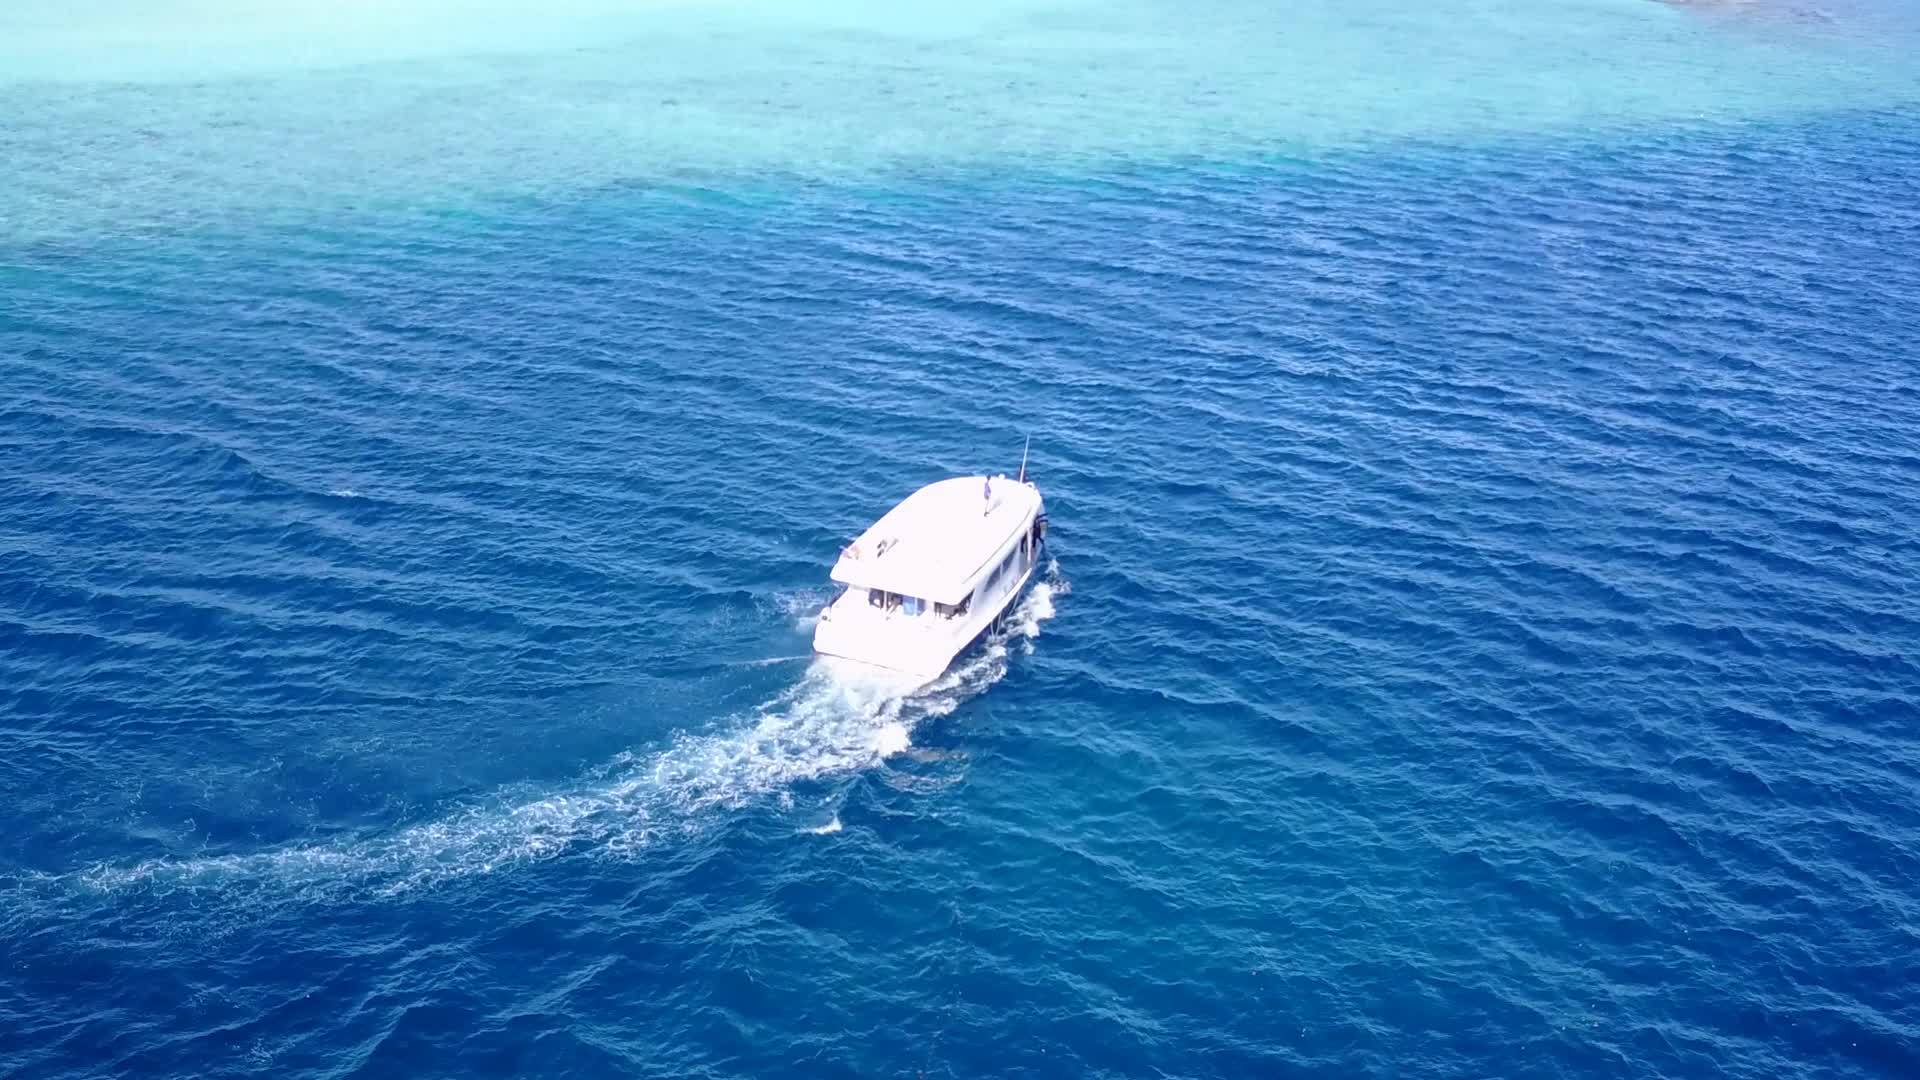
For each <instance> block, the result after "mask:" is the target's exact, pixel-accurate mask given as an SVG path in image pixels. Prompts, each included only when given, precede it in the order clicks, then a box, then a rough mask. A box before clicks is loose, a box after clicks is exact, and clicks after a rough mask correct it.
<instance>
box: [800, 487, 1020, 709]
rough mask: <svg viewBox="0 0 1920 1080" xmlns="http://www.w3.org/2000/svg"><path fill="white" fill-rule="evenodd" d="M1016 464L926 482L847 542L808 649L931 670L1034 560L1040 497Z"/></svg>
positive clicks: (1002, 606)
mask: <svg viewBox="0 0 1920 1080" xmlns="http://www.w3.org/2000/svg"><path fill="white" fill-rule="evenodd" d="M1020 471H1021V476H1020V477H1019V478H1018V479H1008V478H1007V477H1006V475H1004V474H1002V475H1000V476H959V477H955V478H953V479H951V480H940V481H937V482H935V483H931V484H928V485H927V486H926V487H923V488H921V489H920V490H919V491H916V492H914V493H913V494H911V495H909V496H907V497H906V498H905V499H903V500H901V502H900V505H898V506H896V507H894V508H893V509H892V510H889V511H887V513H886V515H885V516H884V517H882V518H881V519H880V520H879V521H876V522H874V523H873V525H872V527H870V528H869V529H867V531H866V532H863V533H861V534H860V535H859V537H857V538H856V539H855V540H854V541H853V543H851V544H848V545H847V546H846V548H845V549H843V550H842V551H841V552H840V559H839V561H838V562H835V563H834V564H833V580H834V581H836V582H838V583H839V584H841V585H844V586H846V588H845V589H843V590H841V592H840V595H838V596H837V597H835V598H834V600H833V602H832V603H829V604H828V605H827V606H826V608H825V609H824V610H822V611H821V612H820V621H819V623H818V625H817V626H816V627H815V629H814V632H813V648H814V651H815V652H818V653H822V654H825V655H827V656H837V657H843V658H845V659H848V660H855V661H859V662H861V663H865V664H871V665H874V666H876V667H882V668H889V669H891V670H894V671H898V672H903V673H905V674H907V675H911V676H914V677H916V678H919V679H922V680H926V681H931V680H933V679H935V678H938V677H939V676H940V674H941V673H942V672H944V671H945V670H946V669H947V665H948V664H950V663H952V662H953V658H954V657H955V656H957V655H959V653H960V651H961V650H962V649H965V648H966V647H967V646H968V645H970V644H972V643H973V642H974V640H975V639H977V638H978V637H980V635H981V634H983V633H985V632H986V631H987V629H988V628H989V627H991V626H993V625H994V624H995V622H996V621H998V620H999V618H1000V617H1001V615H1003V614H1004V613H1005V612H1006V610H1007V608H1008V607H1009V606H1010V605H1011V604H1012V603H1013V601H1014V598H1015V597H1018V596H1019V595H1020V591H1021V590H1022V589H1023V588H1025V587H1026V585H1027V582H1029V581H1030V580H1032V578H1033V572H1034V568H1035V567H1037V566H1038V565H1039V564H1040V549H1041V546H1042V544H1043V542H1044V541H1045V538H1046V531H1047V516H1046V504H1045V503H1044V502H1042V501H1041V498H1040V489H1039V488H1038V487H1036V486H1035V485H1034V484H1033V483H1032V482H1030V481H1028V480H1027V479H1026V469H1025V467H1024V466H1023V467H1022V468H1021V470H1020Z"/></svg>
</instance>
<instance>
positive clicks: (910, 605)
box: [900, 596, 927, 615]
mask: <svg viewBox="0 0 1920 1080" xmlns="http://www.w3.org/2000/svg"><path fill="white" fill-rule="evenodd" d="M900 610H901V611H904V612H906V613H907V614H909V615H918V614H920V613H921V612H923V611H925V610H927V602H926V601H925V600H922V599H920V598H919V597H917V596H903V597H901V598H900Z"/></svg>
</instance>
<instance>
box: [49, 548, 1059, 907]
mask: <svg viewBox="0 0 1920 1080" xmlns="http://www.w3.org/2000/svg"><path fill="white" fill-rule="evenodd" d="M1064 592H1065V583H1064V582H1061V581H1058V580H1054V581H1045V582H1041V583H1039V584H1038V585H1036V586H1035V587H1034V588H1033V589H1032V590H1030V591H1029V592H1028V594H1027V596H1026V597H1025V598H1024V599H1023V600H1022V601H1021V602H1020V604H1018V605H1017V606H1016V607H1015V609H1014V610H1013V612H1011V613H1010V615H1009V617H1008V619H1007V620H1006V628H1005V629H1004V630H1003V631H1001V632H999V633H996V634H994V635H991V636H989V638H988V639H987V641H986V642H985V644H984V645H983V646H982V647H980V648H978V649H976V650H975V651H973V652H972V653H969V654H968V655H967V656H965V657H963V658H962V659H961V660H960V661H959V662H957V663H956V664H955V666H954V667H952V668H951V669H949V670H948V671H947V673H946V674H945V675H943V676H941V677H940V678H939V679H937V680H935V681H934V682H932V683H930V684H927V685H926V686H923V687H917V688H916V687H914V686H912V685H911V684H910V683H905V682H903V681H902V680H900V679H899V678H898V677H897V676H892V675H888V674H886V673H879V672H872V671H860V670H856V669H851V668H848V667H845V666H842V665H836V664H833V663H830V662H826V661H821V660H815V661H814V662H813V663H811V664H810V665H809V666H808V668H807V671H806V672H805V674H803V675H802V676H801V678H800V680H799V681H798V682H796V683H795V684H794V685H793V686H791V687H789V688H788V689H787V690H786V691H784V692H782V693H781V694H779V695H778V696H776V697H775V698H773V699H772V700H770V701H768V702H766V703H765V704H763V705H761V706H759V707H758V708H756V709H754V710H751V711H750V712H749V713H748V714H746V715H744V716H743V717H742V718H741V722H740V723H739V724H737V725H735V726H732V727H730V728H727V729H725V730H723V731H720V732H716V733H712V734H703V735H682V736H680V737H679V738H677V739H675V740H674V741H673V743H672V744H671V745H669V746H667V747H666V748H665V749H662V750H658V751H654V752H651V753H646V754H633V753H628V754H622V755H620V756H619V757H616V758H615V759H614V760H613V761H612V762H610V763H609V764H608V765H607V766H605V767H603V768H602V769H600V770H597V776H598V777H599V779H598V780H597V781H595V782H589V783H582V784H579V785H577V786H575V787H573V788H571V789H568V790H563V791H557V792H553V793H551V794H548V795H545V796H542V797H540V798H535V799H523V800H520V801H513V800H511V799H508V798H502V799H501V800H500V801H499V802H495V803H490V804H487V805H482V806H475V807H472V808H470V809H467V810H464V811H461V812H459V813H456V814H453V815H450V816H448V817H445V818H441V819H439V820H436V821H430V822H425V823H423V824H419V825H414V826H412V827H409V828H405V829H401V830H398V831H396V832H393V833H391V834H388V835H385V836H380V837H374V838H370V839H362V840H354V841H346V842H338V843H332V844H319V845H311V846H305V847H291V848H284V849H280V850H275V851H265V852H259V853H254V854H242V855H221V856H211V857H206V858H196V859H154V860H149V861H147V862H143V863H139V864H136V865H133V866H98V867H94V868H92V869H89V870H86V871H82V872H81V873H79V874H77V875H75V877H76V879H77V881H78V883H79V884H80V885H82V886H83V887H86V888H89V889H93V890H98V891H116V890H122V889H131V888H143V887H144V888H153V889H164V888H220V887H222V886H224V885H228V884H233V883H254V884H264V883H272V884H274V885H279V886H287V887H292V888H300V887H311V888H314V889H319V890H327V889H341V888H345V889H364V888H372V889H374V890H377V891H379V892H383V893H397V892H403V891H406V890H409V889H412V888H415V887H418V886H420V885H424V884H430V883H433V882H436V881H440V880H445V879H448V878H454V877H462V876H468V875H473V874H485V873H491V872H493V871H495V870H498V869H502V868H506V867H511V866H516V865H522V864H526V863H531V862H538V861H542V860H545V859H550V858H553V857H556V856H559V855H561V854H565V853H568V852H579V851H586V852H590V853H593V854H598V855H605V856H614V857H618V856H622V855H626V854H630V853H632V852H635V851H638V850H641V849H644V848H647V847H649V846H652V845H653V844H655V843H657V842H659V841H660V840H662V839H664V838H668V837H671V836H674V835H677V834H682V833H685V832H687V831H690V830H693V829H697V828H699V827H700V825H701V823H702V821H703V820H704V819H705V816H706V815H707V814H708V813H709V812H711V811H715V810H726V809H734V808H738V807H742V806H746V805H749V804H751V803H753V802H754V801H756V800H758V799H761V798H763V797H766V796H769V795H777V794H783V793H785V792H786V791H788V790H789V789H790V788H791V787H792V785H794V784H796V783H800V782H804V781H808V780H815V779H820V778H824V777H829V776H833V775H840V774H846V773H851V772H854V771H856V770H859V769H864V768H870V767H872V766H875V765H878V764H879V763H880V762H882V761H884V760H886V759H887V758H890V757H892V756H894V755H896V754H900V753H902V752H904V751H906V750H908V749H909V748H910V747H911V746H912V734H913V729H914V727H915V725H916V724H917V723H918V722H919V721H920V720H922V719H925V718H927V717H934V716H943V715H945V714H947V713H950V712H952V711H953V710H954V709H955V708H957V707H958V706H959V705H960V703H961V702H964V701H966V700H967V699H969V698H971V697H974V696H976V695H978V694H979V693H981V692H983V691H985V690H986V689H987V688H988V687H990V686H992V685H993V684H994V683H996V682H998V681H999V680H1000V679H1001V677H1003V676H1004V675H1005V674H1006V671H1007V657H1008V646H1009V643H1011V642H1014V641H1027V640H1030V639H1031V638H1032V637H1033V636H1034V635H1035V634H1037V633H1038V632H1039V627H1040V624H1041V623H1043V622H1044V621H1046V620H1047V619H1049V618H1051V617H1052V616H1053V613H1054V598H1055V597H1056V596H1059V595H1062V594H1063V593H1064ZM822 828H823V829H825V830H826V831H834V830H837V829H838V828H839V815H838V814H837V813H836V814H835V815H834V820H833V821H832V822H830V823H829V826H823V827H822ZM815 831H818V830H815Z"/></svg>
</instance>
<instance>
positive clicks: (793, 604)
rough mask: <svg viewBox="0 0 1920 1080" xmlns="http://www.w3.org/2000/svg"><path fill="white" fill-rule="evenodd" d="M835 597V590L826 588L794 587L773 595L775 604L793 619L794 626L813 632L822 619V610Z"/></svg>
mask: <svg viewBox="0 0 1920 1080" xmlns="http://www.w3.org/2000/svg"><path fill="white" fill-rule="evenodd" d="M831 599H833V590H831V589H825V588H812V589H792V590H789V591H786V592H779V593H775V594H774V595H773V605H774V607H775V608H777V609H778V610H779V611H780V613H781V614H782V615H784V616H786V617H787V618H789V619H791V620H793V628H794V629H795V630H799V631H801V632H802V633H811V632H812V631H813V628H814V625H815V624H816V623H818V622H819V621H820V610H821V609H822V608H824V607H826V606H827V601H829V600H831Z"/></svg>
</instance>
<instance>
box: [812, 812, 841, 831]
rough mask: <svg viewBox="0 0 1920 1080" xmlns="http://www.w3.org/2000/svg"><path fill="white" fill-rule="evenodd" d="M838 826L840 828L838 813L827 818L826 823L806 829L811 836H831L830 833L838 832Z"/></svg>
mask: <svg viewBox="0 0 1920 1080" xmlns="http://www.w3.org/2000/svg"><path fill="white" fill-rule="evenodd" d="M840 828H841V826H840V815H839V814H835V815H833V818H832V819H831V820H829V821H828V822H827V823H826V824H824V825H815V826H814V827H813V828H811V829H808V830H807V832H808V834H809V835H812V836H831V835H832V834H834V833H837V832H839V831H840Z"/></svg>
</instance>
